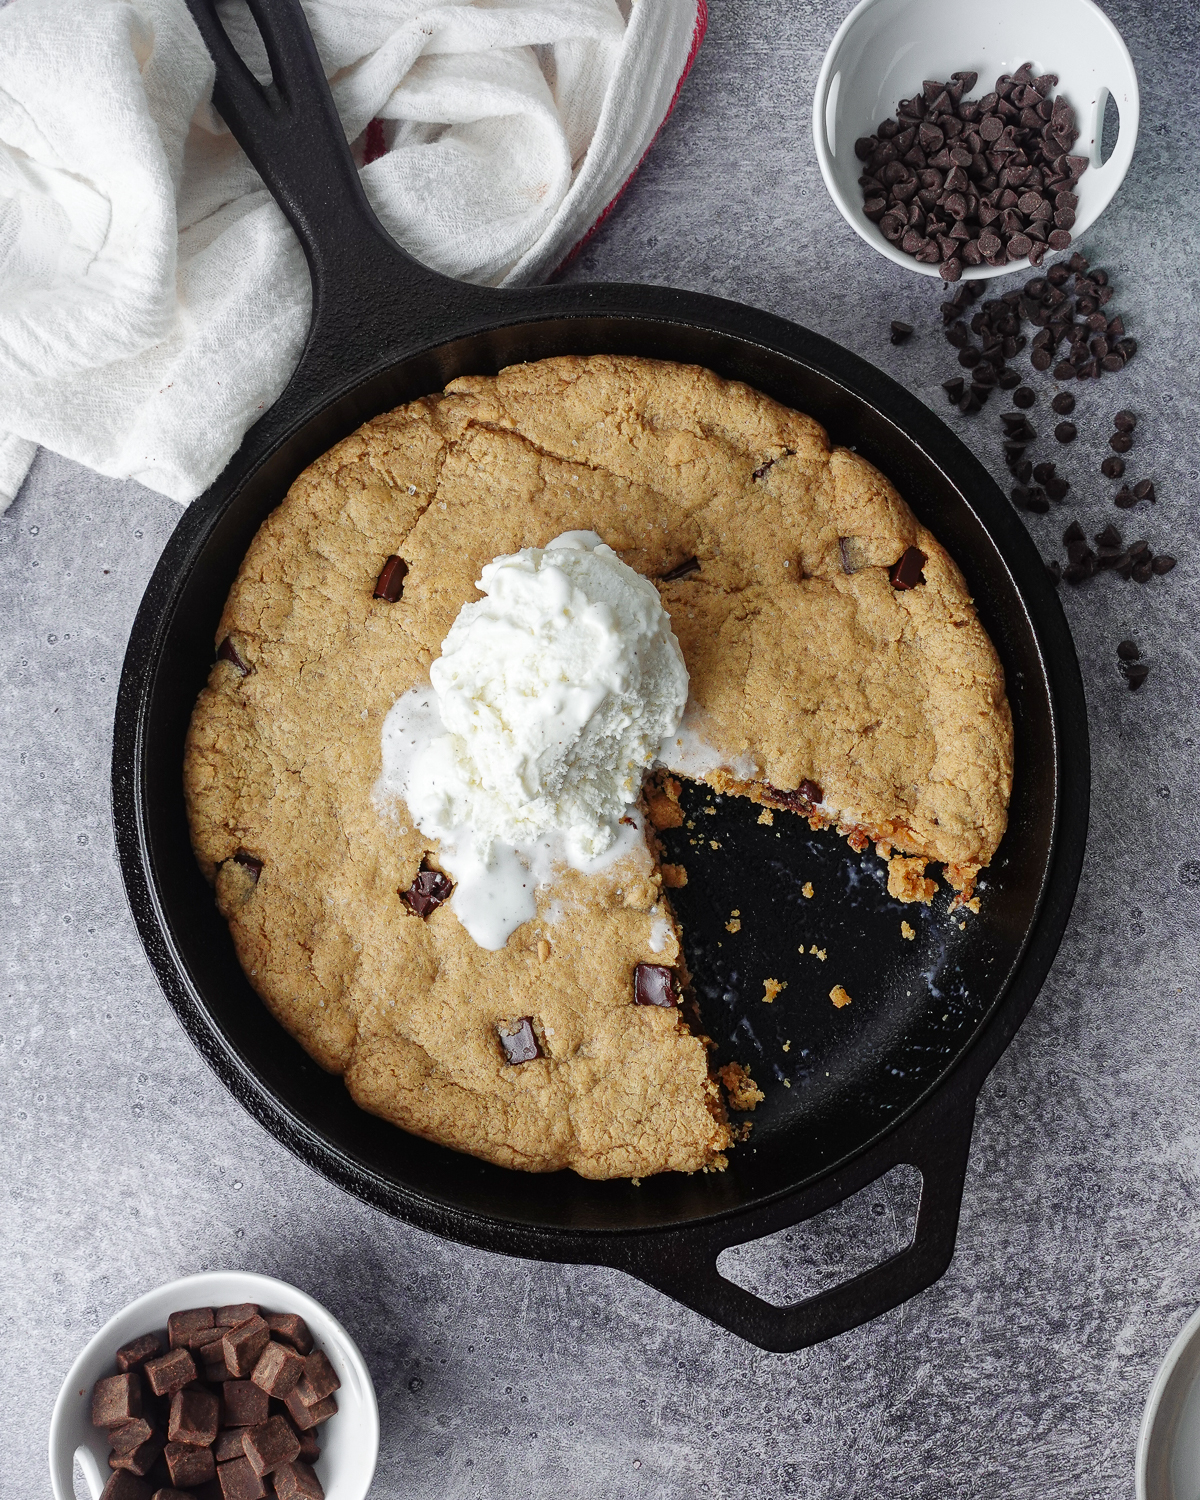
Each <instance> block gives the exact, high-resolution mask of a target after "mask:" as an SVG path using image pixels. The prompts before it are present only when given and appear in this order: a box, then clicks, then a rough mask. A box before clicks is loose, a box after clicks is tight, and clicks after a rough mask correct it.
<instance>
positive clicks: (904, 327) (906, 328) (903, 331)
mask: <svg viewBox="0 0 1200 1500" xmlns="http://www.w3.org/2000/svg"><path fill="white" fill-rule="evenodd" d="M912 331H913V326H912V324H911V323H902V322H901V321H900V319H899V318H893V319H892V338H891V341H892V343H893V344H902V343H903V342H904V341H905V339H908V338H911V337H912Z"/></svg>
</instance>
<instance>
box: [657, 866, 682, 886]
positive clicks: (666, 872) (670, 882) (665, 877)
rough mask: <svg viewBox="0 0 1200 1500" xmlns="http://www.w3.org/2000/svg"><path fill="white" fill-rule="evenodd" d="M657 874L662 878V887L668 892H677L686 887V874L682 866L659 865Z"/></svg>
mask: <svg viewBox="0 0 1200 1500" xmlns="http://www.w3.org/2000/svg"><path fill="white" fill-rule="evenodd" d="M658 873H659V874H660V875H661V876H662V883H663V885H665V886H666V888H667V889H668V890H669V891H678V890H681V889H682V888H683V887H684V886H685V885H687V882H688V873H687V869H686V867H685V866H683V865H667V864H663V865H659V867H658Z"/></svg>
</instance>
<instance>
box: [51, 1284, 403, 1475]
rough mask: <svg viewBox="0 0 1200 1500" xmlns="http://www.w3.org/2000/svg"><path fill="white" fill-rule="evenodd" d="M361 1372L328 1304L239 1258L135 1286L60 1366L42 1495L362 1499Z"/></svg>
mask: <svg viewBox="0 0 1200 1500" xmlns="http://www.w3.org/2000/svg"><path fill="white" fill-rule="evenodd" d="M378 1451H379V1409H378V1406H377V1403H376V1399H375V1388H374V1385H373V1384H372V1381H371V1376H370V1372H369V1371H368V1369H367V1366H366V1363H365V1361H364V1360H363V1357H362V1355H361V1353H360V1352H359V1350H358V1347H357V1346H356V1344H355V1343H354V1340H353V1339H352V1338H351V1337H350V1335H349V1334H348V1333H347V1332H346V1330H345V1329H344V1328H343V1327H342V1325H341V1324H340V1323H339V1322H338V1321H337V1319H336V1318H334V1317H333V1315H332V1314H331V1313H330V1312H328V1311H327V1310H326V1309H325V1308H324V1307H322V1306H321V1304H320V1303H319V1302H315V1301H314V1300H313V1299H312V1298H311V1297H309V1296H307V1295H306V1294H305V1293H304V1292H302V1291H300V1290H299V1289H298V1288H296V1287H293V1286H289V1285H288V1283H287V1282H285V1281H277V1280H275V1279H274V1278H273V1277H270V1276H259V1275H255V1274H254V1273H252V1272H248V1271H211V1272H207V1273H204V1274H202V1275H199V1276H186V1277H184V1278H183V1279H182V1280H180V1281H172V1282H170V1283H168V1284H167V1285H166V1286H161V1287H158V1288H157V1289H156V1290H155V1291H152V1292H147V1293H146V1294H145V1296H142V1297H139V1298H138V1299H137V1300H136V1301H135V1302H131V1303H130V1304H129V1306H128V1307H126V1308H124V1309H123V1310H122V1311H121V1312H119V1313H117V1314H116V1316H115V1317H113V1318H110V1319H109V1321H108V1322H107V1323H106V1324H105V1325H104V1327H103V1328H101V1329H100V1331H99V1332H98V1333H96V1334H95V1335H94V1337H93V1338H92V1339H91V1340H90V1341H89V1342H88V1344H87V1345H86V1347H85V1348H84V1349H83V1351H82V1353H81V1354H80V1355H79V1357H78V1358H77V1359H76V1361H75V1363H74V1364H73V1365H72V1366H71V1369H70V1371H69V1372H68V1374H67V1378H66V1380H65V1381H64V1382H63V1385H62V1389H61V1390H60V1391H59V1393H58V1400H57V1401H56V1402H55V1405H54V1415H53V1417H52V1418H51V1421H50V1482H51V1489H52V1491H53V1494H54V1500H74V1496H75V1494H76V1489H75V1481H74V1475H75V1471H76V1470H77V1471H78V1472H79V1473H80V1475H81V1476H82V1479H83V1483H84V1487H85V1491H86V1493H87V1494H88V1495H90V1496H91V1497H92V1500H188V1497H194V1500H266V1497H270V1500H365V1496H366V1495H367V1492H368V1491H369V1489H370V1487H371V1479H372V1476H373V1474H374V1472H375V1460H376V1457H377V1455H378Z"/></svg>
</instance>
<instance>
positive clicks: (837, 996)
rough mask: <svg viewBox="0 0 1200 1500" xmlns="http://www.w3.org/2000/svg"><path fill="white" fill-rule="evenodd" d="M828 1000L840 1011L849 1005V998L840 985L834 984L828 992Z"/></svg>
mask: <svg viewBox="0 0 1200 1500" xmlns="http://www.w3.org/2000/svg"><path fill="white" fill-rule="evenodd" d="M829 998H830V999H831V1000H832V1001H833V1003H834V1004H835V1005H836V1006H837V1008H838V1010H841V1009H842V1007H843V1006H844V1005H849V1004H850V996H849V995H848V994H847V993H846V991H845V990H844V989H843V988H842V986H841V985H840V984H835V985H834V987H833V988H832V989H831V990H830V991H829Z"/></svg>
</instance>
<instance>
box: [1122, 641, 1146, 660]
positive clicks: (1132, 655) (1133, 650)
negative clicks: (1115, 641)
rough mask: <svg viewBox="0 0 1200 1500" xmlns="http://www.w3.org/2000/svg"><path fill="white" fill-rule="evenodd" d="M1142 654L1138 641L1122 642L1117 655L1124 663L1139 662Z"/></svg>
mask: <svg viewBox="0 0 1200 1500" xmlns="http://www.w3.org/2000/svg"><path fill="white" fill-rule="evenodd" d="M1141 654H1142V653H1141V652H1140V651H1139V650H1138V648H1137V642H1136V641H1122V642H1121V643H1120V645H1119V646H1118V647H1117V655H1118V656H1119V657H1120V658H1121V660H1122V661H1137V659H1138V657H1139V656H1141Z"/></svg>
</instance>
